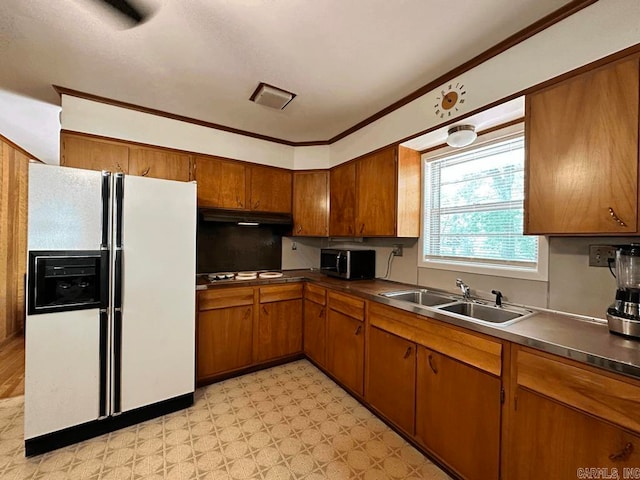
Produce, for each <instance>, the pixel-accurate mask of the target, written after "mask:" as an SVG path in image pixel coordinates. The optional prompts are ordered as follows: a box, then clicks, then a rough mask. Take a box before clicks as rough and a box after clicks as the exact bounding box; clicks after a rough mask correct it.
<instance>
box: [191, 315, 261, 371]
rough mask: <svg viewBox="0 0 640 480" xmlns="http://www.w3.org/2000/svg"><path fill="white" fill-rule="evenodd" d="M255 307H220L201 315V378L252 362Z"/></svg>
mask: <svg viewBox="0 0 640 480" xmlns="http://www.w3.org/2000/svg"><path fill="white" fill-rule="evenodd" d="M252 331H253V306H252V305H244V306H241V307H228V308H218V309H215V310H207V311H204V312H200V313H199V314H198V362H197V365H198V372H197V375H198V378H199V379H200V378H206V377H209V376H212V375H215V374H218V373H222V372H226V371H230V370H235V369H237V368H241V367H245V366H247V365H250V364H251V362H252Z"/></svg>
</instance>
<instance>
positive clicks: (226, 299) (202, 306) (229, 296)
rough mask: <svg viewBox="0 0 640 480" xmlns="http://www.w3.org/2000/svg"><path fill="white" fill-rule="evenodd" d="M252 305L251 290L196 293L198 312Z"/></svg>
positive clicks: (220, 289) (224, 289) (246, 288)
mask: <svg viewBox="0 0 640 480" xmlns="http://www.w3.org/2000/svg"><path fill="white" fill-rule="evenodd" d="M242 305H253V288H251V287H242V288H212V289H209V290H201V291H199V292H198V310H199V311H203V310H212V309H214V308H226V307H240V306H242Z"/></svg>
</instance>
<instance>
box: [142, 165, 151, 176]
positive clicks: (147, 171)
mask: <svg viewBox="0 0 640 480" xmlns="http://www.w3.org/2000/svg"><path fill="white" fill-rule="evenodd" d="M149 170H151V167H147V168H145V170H144V172H142V176H143V177H146V176H147V175H149Z"/></svg>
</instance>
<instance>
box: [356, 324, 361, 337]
mask: <svg viewBox="0 0 640 480" xmlns="http://www.w3.org/2000/svg"><path fill="white" fill-rule="evenodd" d="M361 331H362V325H358V328H356V331H355V332H354V335H360V332H361Z"/></svg>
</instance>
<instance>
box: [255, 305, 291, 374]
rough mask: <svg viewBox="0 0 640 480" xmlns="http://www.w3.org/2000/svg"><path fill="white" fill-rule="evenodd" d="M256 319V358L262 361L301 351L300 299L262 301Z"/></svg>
mask: <svg viewBox="0 0 640 480" xmlns="http://www.w3.org/2000/svg"><path fill="white" fill-rule="evenodd" d="M259 307H260V318H259V320H258V349H257V356H256V360H257V361H258V362H262V361H264V360H269V359H272V358H278V357H284V356H286V355H292V354H294V353H299V352H301V351H302V300H286V301H283V302H272V303H263V304H261V305H260V306H259Z"/></svg>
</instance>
